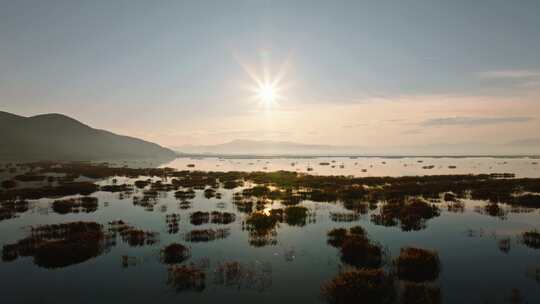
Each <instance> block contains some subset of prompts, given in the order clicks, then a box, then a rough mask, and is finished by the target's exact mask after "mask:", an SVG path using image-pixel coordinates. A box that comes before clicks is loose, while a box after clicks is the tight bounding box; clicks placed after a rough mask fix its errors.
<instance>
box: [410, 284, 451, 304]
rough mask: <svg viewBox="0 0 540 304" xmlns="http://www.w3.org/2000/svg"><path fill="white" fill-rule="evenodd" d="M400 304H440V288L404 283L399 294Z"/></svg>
mask: <svg viewBox="0 0 540 304" xmlns="http://www.w3.org/2000/svg"><path fill="white" fill-rule="evenodd" d="M400 303H402V304H439V303H442V299H441V288H440V287H439V286H437V285H431V284H426V283H413V282H405V283H404V286H403V292H402V294H401V302H400Z"/></svg>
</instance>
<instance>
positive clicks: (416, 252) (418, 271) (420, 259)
mask: <svg viewBox="0 0 540 304" xmlns="http://www.w3.org/2000/svg"><path fill="white" fill-rule="evenodd" d="M395 266H396V272H397V275H398V277H399V278H400V279H402V280H407V281H412V282H425V281H433V280H435V279H437V277H438V276H439V272H440V270H441V266H440V261H439V254H438V253H437V252H436V251H432V250H427V249H422V248H415V247H405V248H401V251H400V253H399V257H398V258H397V259H396V261H395Z"/></svg>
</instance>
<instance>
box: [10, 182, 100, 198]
mask: <svg viewBox="0 0 540 304" xmlns="http://www.w3.org/2000/svg"><path fill="white" fill-rule="evenodd" d="M98 189H99V187H98V186H97V185H95V184H94V183H91V182H69V183H61V184H59V185H57V186H54V187H53V186H49V185H47V186H43V187H39V188H19V189H11V190H5V191H0V200H13V199H41V198H48V197H64V196H71V195H90V194H92V193H94V192H96V191H98Z"/></svg>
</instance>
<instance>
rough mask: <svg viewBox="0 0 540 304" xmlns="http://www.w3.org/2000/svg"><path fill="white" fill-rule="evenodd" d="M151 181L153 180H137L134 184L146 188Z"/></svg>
mask: <svg viewBox="0 0 540 304" xmlns="http://www.w3.org/2000/svg"><path fill="white" fill-rule="evenodd" d="M151 182H152V180H150V179H147V180H136V181H135V182H134V183H133V184H134V185H135V187H137V188H139V189H144V188H146V186H148V185H150V183H151Z"/></svg>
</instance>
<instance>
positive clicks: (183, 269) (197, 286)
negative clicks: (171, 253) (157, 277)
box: [167, 265, 206, 292]
mask: <svg viewBox="0 0 540 304" xmlns="http://www.w3.org/2000/svg"><path fill="white" fill-rule="evenodd" d="M167 285H169V286H171V287H173V288H174V289H175V290H176V291H178V292H180V291H186V290H192V291H199V292H200V291H203V290H204V289H205V287H206V274H205V273H204V272H203V271H202V270H201V269H199V268H197V267H195V266H192V265H189V266H186V265H180V266H178V265H173V266H170V267H169V268H168V278H167Z"/></svg>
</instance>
